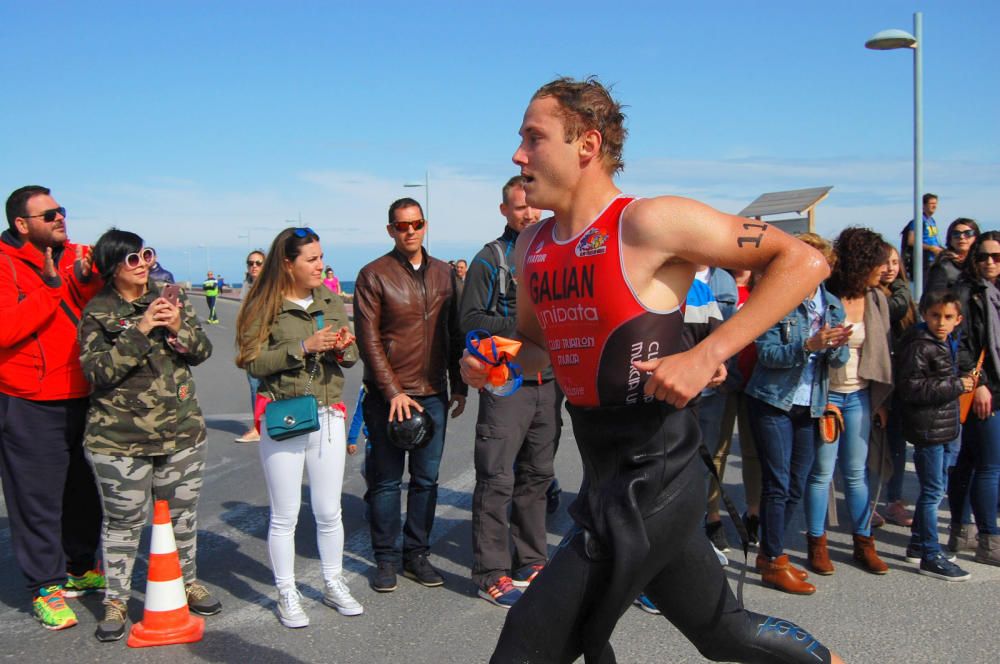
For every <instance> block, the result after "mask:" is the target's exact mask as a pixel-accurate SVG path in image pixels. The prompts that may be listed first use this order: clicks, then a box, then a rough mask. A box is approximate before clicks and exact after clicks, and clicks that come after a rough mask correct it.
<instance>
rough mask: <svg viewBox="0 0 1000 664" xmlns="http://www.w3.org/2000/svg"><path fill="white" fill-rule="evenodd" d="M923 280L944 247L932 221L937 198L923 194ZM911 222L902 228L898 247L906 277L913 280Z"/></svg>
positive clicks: (933, 195)
mask: <svg viewBox="0 0 1000 664" xmlns="http://www.w3.org/2000/svg"><path fill="white" fill-rule="evenodd" d="M923 201H924V211H923V216H924V242H923V244H924V280H925V281H926V279H927V273H928V271H929V270H930V266H931V264H933V263H934V259H936V258H937V255H938V254H939V253H941V251H942V250H943V249H944V247H943V246H942V245H941V238H939V237H938V227H937V222H936V221H934V211H935V210H937V205H938V197H937V195H936V194H924V199H923ZM913 234H914V229H913V220H912V219H911V220H910V222H909V223H908V224H906V226H905V227H903V231H902V233H900V235H901V236H902V242H901V243H900V246H901V248H902V250H903V262H904V264H905V268H906V275H907V276H908V277H909V278H910V279H913Z"/></svg>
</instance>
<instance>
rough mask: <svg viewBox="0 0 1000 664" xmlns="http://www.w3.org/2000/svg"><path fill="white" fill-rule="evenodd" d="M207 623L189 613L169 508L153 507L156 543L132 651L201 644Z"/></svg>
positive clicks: (130, 640)
mask: <svg viewBox="0 0 1000 664" xmlns="http://www.w3.org/2000/svg"><path fill="white" fill-rule="evenodd" d="M204 633H205V621H204V620H202V619H201V618H198V617H196V616H192V615H191V614H190V613H189V612H188V603H187V594H186V593H185V592H184V577H183V575H182V574H181V561H180V559H179V558H178V557H177V544H176V542H174V529H173V526H171V525H170V507H169V505H168V503H167V501H165V500H157V501H156V503H155V505H154V506H153V541H152V545H151V546H150V552H149V578H148V580H147V581H146V607H145V612H144V614H143V617H142V622H140V623H137V624H135V625H133V626H132V631H131V632H130V633H129V635H128V645H129V647H130V648H144V647H146V646H166V645H170V644H172V643H192V642H194V641H200V640H201V637H202V635H203V634H204Z"/></svg>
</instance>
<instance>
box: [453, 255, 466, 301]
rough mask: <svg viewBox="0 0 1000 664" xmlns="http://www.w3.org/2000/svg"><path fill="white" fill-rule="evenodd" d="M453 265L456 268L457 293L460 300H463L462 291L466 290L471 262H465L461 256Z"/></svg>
mask: <svg viewBox="0 0 1000 664" xmlns="http://www.w3.org/2000/svg"><path fill="white" fill-rule="evenodd" d="M452 265H453V266H454V268H455V294H456V296H457V297H458V301H459V302H461V301H462V293H464V292H465V275H466V274H468V272H469V264H468V263H466V262H465V259H464V258H459V259H458V260H457V261H455V262H454V263H452Z"/></svg>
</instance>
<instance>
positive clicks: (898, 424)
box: [885, 399, 906, 503]
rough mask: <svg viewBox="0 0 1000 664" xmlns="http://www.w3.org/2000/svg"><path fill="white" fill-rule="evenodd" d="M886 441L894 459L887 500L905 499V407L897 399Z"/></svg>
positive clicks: (886, 495) (888, 483) (892, 410)
mask: <svg viewBox="0 0 1000 664" xmlns="http://www.w3.org/2000/svg"><path fill="white" fill-rule="evenodd" d="M885 431H886V441H887V442H888V444H889V455H890V459H892V476H891V477H890V478H889V481H888V482H887V483H886V490H885V502H886V503H894V502H896V501H897V500H902V499H903V479H904V478H905V476H906V438H904V437H903V409H902V404H900V402H899V401H898V400H897V399H893V401H892V407H891V408H890V410H889V422H888V426H887V427H886V430H885Z"/></svg>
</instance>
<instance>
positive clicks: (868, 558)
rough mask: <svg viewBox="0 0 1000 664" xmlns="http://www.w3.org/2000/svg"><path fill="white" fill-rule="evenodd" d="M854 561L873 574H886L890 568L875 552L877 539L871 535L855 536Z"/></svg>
mask: <svg viewBox="0 0 1000 664" xmlns="http://www.w3.org/2000/svg"><path fill="white" fill-rule="evenodd" d="M854 559H855V560H856V561H858V562H859V563H861V566H862V567H863V568H864V569H866V570H868V571H869V572H871V573H872V574H886V573H888V571H889V566H888V565H886V564H885V563H884V562H882V559H881V558H879V557H878V553H876V552H875V538H874V537H872V536H871V535H867V536H865V535H855V536H854Z"/></svg>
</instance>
